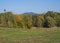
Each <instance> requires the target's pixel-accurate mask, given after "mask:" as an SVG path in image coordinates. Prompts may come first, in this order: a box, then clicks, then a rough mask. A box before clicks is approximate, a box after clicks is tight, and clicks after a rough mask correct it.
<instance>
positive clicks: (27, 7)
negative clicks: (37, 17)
mask: <svg viewBox="0 0 60 43" xmlns="http://www.w3.org/2000/svg"><path fill="white" fill-rule="evenodd" d="M3 9H6V10H7V11H12V12H13V13H18V14H19V13H20V14H21V13H25V12H35V13H44V12H47V11H57V12H60V0H0V12H3Z"/></svg>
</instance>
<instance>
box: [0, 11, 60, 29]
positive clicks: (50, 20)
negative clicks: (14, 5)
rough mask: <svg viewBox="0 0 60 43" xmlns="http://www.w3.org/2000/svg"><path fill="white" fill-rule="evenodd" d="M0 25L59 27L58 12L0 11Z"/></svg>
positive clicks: (59, 18)
mask: <svg viewBox="0 0 60 43" xmlns="http://www.w3.org/2000/svg"><path fill="white" fill-rule="evenodd" d="M0 27H19V28H29V29H30V28H31V27H43V28H44V27H47V28H50V27H60V13H59V12H53V11H48V12H47V13H44V14H43V13H42V14H33V15H30V14H29V13H28V14H20V15H18V14H13V13H12V12H5V13H0Z"/></svg>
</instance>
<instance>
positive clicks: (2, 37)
mask: <svg viewBox="0 0 60 43" xmlns="http://www.w3.org/2000/svg"><path fill="white" fill-rule="evenodd" d="M0 43H60V28H50V29H48V28H47V29H46V28H43V29H42V28H41V29H30V30H25V29H20V28H0Z"/></svg>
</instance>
